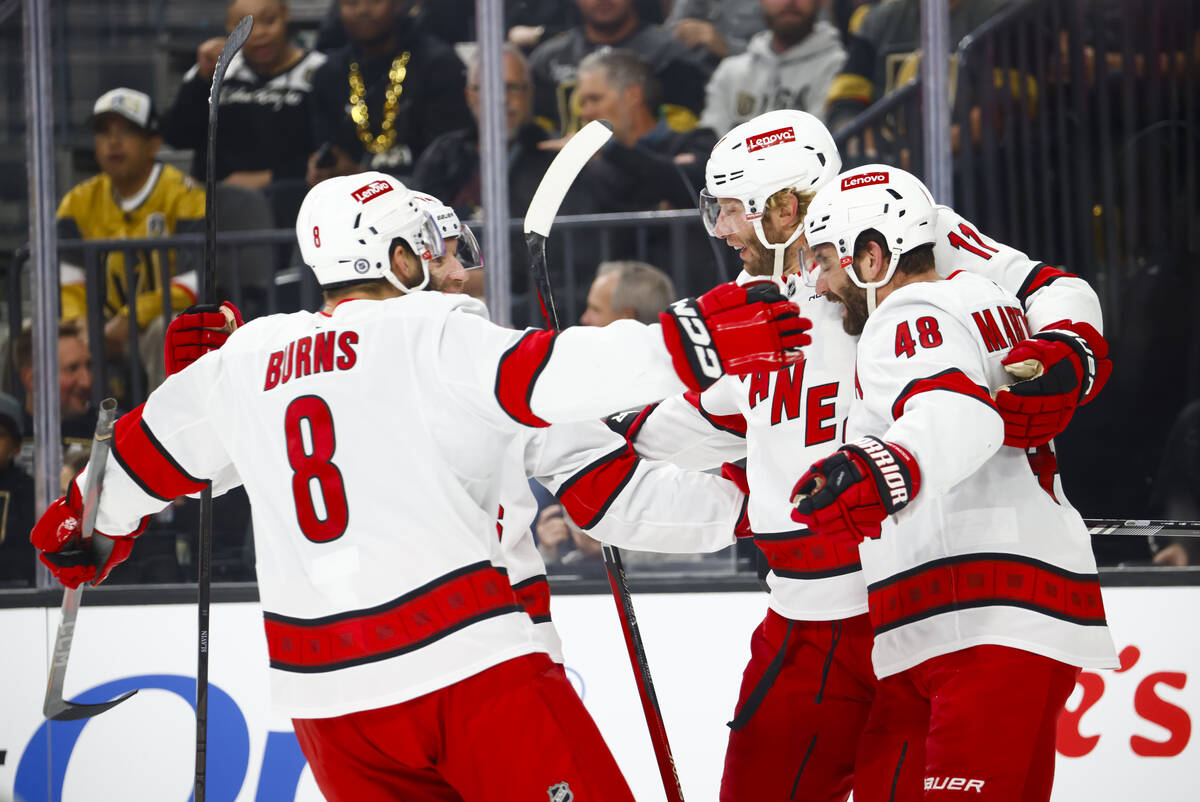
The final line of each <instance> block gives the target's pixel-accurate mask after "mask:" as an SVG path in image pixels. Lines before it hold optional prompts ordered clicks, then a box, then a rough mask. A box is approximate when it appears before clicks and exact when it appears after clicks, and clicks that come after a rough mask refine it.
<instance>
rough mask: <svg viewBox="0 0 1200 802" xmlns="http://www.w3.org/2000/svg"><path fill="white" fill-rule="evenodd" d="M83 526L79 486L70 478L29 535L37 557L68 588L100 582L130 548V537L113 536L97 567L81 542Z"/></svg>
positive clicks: (90, 552)
mask: <svg viewBox="0 0 1200 802" xmlns="http://www.w3.org/2000/svg"><path fill="white" fill-rule="evenodd" d="M82 527H83V502H82V499H81V496H80V494H79V488H78V487H77V485H76V483H75V482H74V481H72V482H71V487H70V490H69V491H68V492H67V495H65V496H63V497H62V498H60V499H58V500H57V501H55V502H54V503H52V504H51V505H50V506H49V507H47V508H46V511H45V512H44V513H43V514H42V517H41V518H39V519H38V522H37V523H36V524H34V526H33V531H32V532H31V533H30V535H29V540H30V541H31V542H32V543H33V546H34V548H36V549H37V550H38V551H39V552H40V553H39V554H38V558H39V559H40V560H41V561H42V562H43V563H44V564H45V566H46V567H47V568H49V569H50V573H52V574H54V576H55V577H56V578H57V579H58V581H59V582H61V583H63V585H65V586H66V587H68V588H77V587H79V586H80V585H82V584H83V583H84V582H91V583H92V584H94V585H99V584H100V583H101V582H103V581H104V580H105V579H106V578H107V577H108V575H109V574H110V573H111V572H112V569H113V568H115V567H116V566H117V564H118V563H121V562H123V561H124V560H125V558H127V557H128V556H129V552H130V550H131V549H132V548H133V538H132V537H124V538H113V550H112V552H111V553H109V555H108V557H107V559H105V560H104V561H103V564H101V565H100V566H98V567H97V565H96V562H97V558H96V555H95V554H94V553H93V552H92V550H91V549H90V548H88V547H87V545H88V544H84V543H82V542H81V538H80V535H81V533H82Z"/></svg>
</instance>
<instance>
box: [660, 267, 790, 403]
mask: <svg viewBox="0 0 1200 802" xmlns="http://www.w3.org/2000/svg"><path fill="white" fill-rule="evenodd" d="M659 320H660V321H661V322H662V329H663V339H664V340H666V343H667V350H668V351H669V352H670V354H671V361H672V363H673V364H674V365H675V372H676V373H678V374H679V378H680V379H681V380H682V381H683V383H684V384H686V385H687V386H688V388H689V389H691V390H693V391H696V392H703V391H704V390H705V389H707V388H708V387H709V386H710V385H711V384H712V383H713V382H715V381H716V380H717V379H719V378H721V376H723V375H724V374H726V373H733V374H738V375H744V374H747V373H758V372H768V373H769V372H774V371H777V370H779V369H781V368H784V367H787V366H788V365H791V364H793V363H795V362H799V361H800V360H801V359H803V354H802V353H801V351H800V348H801V347H802V346H805V345H809V344H810V343H811V342H812V338H811V337H810V336H809V335H808V334H807V332H808V330H809V329H811V328H812V322H811V321H810V320H808V319H807V318H803V317H800V308H799V307H798V306H796V305H795V304H794V303H792V302H791V301H789V300H787V299H786V298H784V297H783V293H781V292H780V291H779V288H778V287H777V286H775V284H773V283H772V282H769V281H764V282H758V283H755V284H747V285H738V284H735V283H733V282H729V283H727V284H720V285H718V286H717V287H716V288H715V289H712V290H709V291H708V292H706V293H705V294H704V295H701V296H700V297H699V298H684V299H682V300H679V301H676V302H675V303H673V304H671V306H670V307H669V308H668V309H667V311H666V312H663V313H662V314H660V315H659Z"/></svg>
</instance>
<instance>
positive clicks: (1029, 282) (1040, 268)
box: [1017, 262, 1078, 306]
mask: <svg viewBox="0 0 1200 802" xmlns="http://www.w3.org/2000/svg"><path fill="white" fill-rule="evenodd" d="M1060 278H1078V277H1077V276H1076V275H1075V274H1074V273H1068V272H1066V271H1065V270H1059V269H1058V268H1057V267H1051V266H1050V265H1048V264H1046V263H1045V262H1041V263H1039V264H1038V265H1037V267H1035V268H1033V269H1032V270H1030V271H1029V275H1027V276H1026V277H1025V280H1024V281H1023V282H1021V287H1020V289H1018V290H1017V300H1019V301H1020V302H1021V306H1025V303H1026V301H1028V300H1029V296H1030V295H1033V294H1034V293H1035V292H1037V291H1038V290H1040V289H1041V288H1042V287H1046V286H1049V285H1050V284H1053V283H1054V282H1055V281H1058V280H1059V279H1060Z"/></svg>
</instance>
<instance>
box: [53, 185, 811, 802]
mask: <svg viewBox="0 0 1200 802" xmlns="http://www.w3.org/2000/svg"><path fill="white" fill-rule="evenodd" d="M297 232H298V236H299V238H300V247H301V253H302V255H303V257H304V259H305V261H306V262H307V263H309V264H310V266H312V268H313V270H314V272H315V273H316V276H317V279H318V281H319V282H320V283H321V284H322V287H323V288H324V290H325V294H326V295H325V300H326V303H325V307H324V309H322V310H321V311H320V312H318V313H307V312H301V313H294V314H287V315H272V316H269V317H265V318H260V319H258V320H254V321H251V322H250V323H248V324H246V325H244V326H242V327H241V328H239V329H238V330H237V331H236V332H234V333H233V334H232V335H230V336H229V337H228V339H227V341H226V342H225V343H224V344H223V345H222V346H221V347H220V349H219V350H217V351H213V352H211V353H208V354H206V355H204V356H202V357H201V358H199V359H198V360H196V361H195V362H194V363H193V364H191V365H190V366H189V367H187V368H186V369H184V370H181V371H179V372H178V373H176V374H174V375H173V376H171V377H170V378H169V379H168V380H167V381H166V382H164V383H163V384H162V385H161V386H160V387H159V388H158V389H157V390H156V391H155V392H154V393H153V394H151V397H150V399H149V400H148V401H147V402H146V404H145V405H143V406H142V407H139V408H137V409H136V410H134V411H133V412H131V413H130V414H128V415H126V416H124V417H122V418H121V419H120V420H119V421H118V422H117V425H116V430H115V434H114V438H113V447H112V453H111V458H110V460H109V463H108V466H107V474H106V479H105V487H104V492H103V494H102V497H101V499H100V501H99V505H98V510H97V531H99V532H102V533H105V534H107V535H110V536H113V537H114V538H115V548H114V549H113V553H112V557H110V558H109V559H108V560H106V561H105V562H104V563H103V564H102V565H99V566H97V565H93V564H90V563H89V562H87V561H86V560H84V559H81V554H80V549H79V544H78V543H77V542H76V537H77V535H78V532H79V524H78V520H79V516H80V508H81V500H80V497H79V488H80V487H81V485H82V477H81V478H79V479H77V480H76V481H75V482H74V483H72V487H71V492H70V493H69V494H68V496H67V497H65V498H63V499H60V500H59V501H57V502H55V503H54V504H53V505H51V507H50V508H49V509H48V510H47V512H46V513H45V514H44V515H43V517H42V519H41V520H40V521H39V522H38V524H37V525H36V526H35V528H34V531H33V533H32V539H33V540H34V544H35V545H36V546H37V547H38V548H39V550H40V551H42V555H41V556H42V558H43V561H44V562H45V563H46V565H47V566H48V567H49V568H50V569H51V571H53V572H54V573H55V575H56V576H58V577H59V578H60V580H62V581H63V582H64V583H65V584H69V585H73V586H74V585H78V584H79V583H81V582H85V581H91V580H96V581H100V580H103V579H104V577H106V576H107V575H108V573H109V572H110V571H111V569H112V567H113V565H115V564H116V563H117V562H119V561H120V560H121V559H123V558H124V557H125V556H127V555H128V553H129V551H130V549H131V548H132V543H133V539H134V537H135V536H136V534H137V533H139V532H140V531H141V529H142V528H143V526H144V521H145V518H144V516H148V515H149V514H151V513H153V512H155V511H157V510H158V509H161V508H162V507H163V506H164V505H165V504H167V503H168V502H169V501H170V500H171V499H173V498H176V497H178V496H181V495H186V494H191V493H195V492H198V491H199V490H200V489H202V488H203V487H204V486H205V484H206V483H208V482H209V481H210V480H211V481H212V483H213V486H214V492H215V493H220V492H222V491H223V490H225V489H227V488H228V487H230V486H232V485H233V484H236V483H238V482H241V483H243V484H244V485H245V487H246V490H247V493H248V495H249V497H250V500H251V506H252V511H253V516H254V531H255V538H256V553H257V560H258V561H257V570H258V581H259V592H260V596H261V600H262V605H263V608H264V618H265V627H266V640H267V646H268V652H269V655H270V662H271V668H270V680H271V689H272V702H273V705H274V708H275V709H276V711H278V712H280V713H282V714H285V715H288V716H290V717H291V718H292V719H293V722H294V726H295V728H296V732H297V736H298V738H299V740H300V744H301V747H302V748H303V750H304V752H305V755H306V757H308V759H309V762H310V765H311V766H312V767H313V771H314V776H315V777H316V778H317V781H318V784H319V785H320V786H321V788H322V791H323V792H324V793H325V795H326V797H327V798H329V799H331V800H334V799H337V800H341V799H347V800H348V799H355V800H358V799H367V798H400V799H431V800H432V799H438V800H441V799H468V800H472V799H481V800H482V799H487V800H493V799H494V800H507V799H513V800H517V799H522V800H525V799H536V798H540V797H542V796H544V795H546V794H547V793H551V795H553V794H554V793H555V790H554V789H556V788H557V789H558V793H559V795H560V796H561V795H562V794H575V795H576V796H577V798H586V799H605V800H610V799H611V800H622V799H626V800H627V799H631V796H630V794H629V790H628V788H627V786H626V785H625V783H624V780H623V779H622V778H621V776H620V772H619V770H618V769H617V767H616V765H615V763H614V762H613V761H612V758H611V756H610V755H609V753H608V751H607V748H606V747H605V746H604V744H603V741H602V739H601V738H600V736H599V733H598V731H597V730H596V729H595V726H594V724H592V723H591V721H590V719H589V718H588V716H587V714H586V711H585V710H584V709H583V707H582V704H581V703H580V701H579V699H578V696H577V695H576V694H575V693H574V691H573V689H571V688H570V686H569V685H568V684H566V683H564V682H562V681H561V674H559V673H556V672H555V671H554V670H553V668H552V666H551V663H550V661H549V658H548V657H546V655H545V653H544V647H543V646H542V644H541V642H540V641H539V640H538V638H537V637H536V635H535V634H534V632H533V626H532V624H531V622H530V620H529V617H528V616H527V615H526V613H525V612H524V610H523V609H522V608H521V607H520V606H519V605H518V604H517V601H516V597H515V595H514V593H513V590H512V588H511V585H510V583H509V582H508V580H507V578H506V577H505V575H504V573H503V571H502V570H498V568H497V564H498V563H500V562H501V555H500V554H499V542H498V538H497V534H496V524H497V512H498V509H499V504H500V503H501V492H502V485H503V482H502V477H504V476H508V475H510V474H513V473H517V474H524V473H525V472H526V471H527V470H529V466H530V463H529V462H528V461H527V460H533V461H534V463H535V464H536V461H537V460H539V459H542V460H548V459H549V455H550V453H551V449H550V448H549V447H544V448H541V449H537V450H535V452H534V455H533V456H528V452H527V449H528V448H529V446H530V443H531V442H532V440H531V438H530V428H529V427H535V426H544V425H546V424H547V423H548V422H551V421H554V422H569V421H572V420H587V419H590V418H593V417H598V416H599V415H600V414H602V413H603V412H604V411H607V410H610V409H612V408H614V407H621V406H628V405H629V404H630V403H638V402H639V401H645V400H649V399H652V398H654V397H655V396H662V395H667V394H673V393H678V392H681V391H682V390H683V389H684V388H686V387H689V386H696V387H703V386H706V385H708V384H711V382H712V381H714V380H715V379H716V378H719V376H720V375H722V374H723V372H724V371H725V370H727V369H743V370H754V369H761V368H762V367H765V366H768V365H783V364H788V363H789V362H791V361H794V360H795V359H797V358H798V353H797V352H796V350H795V349H796V348H797V347H798V346H800V345H803V344H805V343H806V342H807V336H806V335H805V334H804V332H803V330H804V328H806V327H807V326H806V323H805V322H804V321H802V320H800V319H799V318H798V317H797V316H796V309H795V306H794V305H792V304H790V303H788V302H786V301H784V300H783V299H782V296H780V295H779V294H778V293H777V292H775V293H774V294H772V293H771V292H770V291H769V290H764V289H757V290H754V291H751V292H747V291H743V290H741V289H738V288H735V287H729V286H725V287H722V288H719V289H718V290H717V291H714V293H710V294H709V295H707V296H704V297H702V298H700V299H697V300H696V301H685V302H678V303H677V304H675V305H674V306H673V308H672V311H671V312H670V313H668V314H667V315H666V317H664V318H663V323H664V325H661V326H642V325H641V324H636V323H629V324H621V325H619V326H610V327H607V328H605V329H586V330H568V331H564V332H561V333H553V332H537V331H527V332H516V331H512V330H508V329H503V328H500V327H497V326H495V325H493V324H491V323H490V322H489V321H487V319H486V317H485V316H484V311H485V310H484V308H483V306H482V304H480V303H479V302H478V301H475V300H473V299H471V298H468V297H465V296H461V295H460V296H454V295H446V294H443V293H437V292H425V293H418V292H415V291H416V290H417V289H419V288H420V287H424V286H426V285H428V284H430V283H431V282H433V283H434V284H435V285H436V283H437V281H438V280H439V277H442V276H445V275H446V274H447V273H449V272H452V271H453V269H454V264H455V251H456V248H458V247H460V246H461V240H459V239H452V240H445V239H443V238H442V236H441V234H440V232H439V231H438V228H437V225H436V223H435V221H434V220H433V219H431V218H430V217H429V215H428V214H427V213H425V212H424V210H422V209H421V208H420V206H419V203H417V202H416V201H415V200H413V199H412V197H411V195H410V193H409V192H408V191H407V190H406V189H405V188H404V187H403V186H402V185H401V184H399V183H398V182H396V181H395V179H393V178H391V177H388V176H385V175H382V174H364V175H358V176H352V177H345V178H339V179H331V180H329V181H326V182H324V183H322V184H320V185H318V186H317V187H315V188H314V189H313V190H312V191H310V193H309V195H308V196H307V197H306V199H305V203H304V204H303V206H302V207H301V210H300V214H299V218H298V222H297ZM684 343H687V345H686V346H685V345H684ZM544 468H545V472H546V473H549V474H556V473H558V474H562V473H569V468H567V469H566V471H564V470H563V468H564V466H563V465H561V464H559V465H554V464H552V463H546V464H545V465H544ZM622 470H623V471H624V474H623V478H624V484H627V485H628V484H633V483H635V482H640V481H651V480H650V479H649V478H647V477H648V476H649V473H650V471H649V469H646V468H641V467H638V466H637V465H626V466H624V467H623V468H622ZM618 475H620V474H618ZM709 479H713V477H709ZM578 485H579V483H578V482H576V483H575V485H574V486H573V488H574V489H575V490H576V491H577V492H578V493H579V495H580V497H581V498H582V499H583V501H582V502H581V505H580V508H581V509H583V510H586V509H593V510H594V511H596V512H597V513H598V511H600V510H602V509H604V508H606V507H607V508H608V509H609V510H612V509H614V508H616V507H618V506H619V505H621V504H626V503H629V502H628V501H627V500H626V499H625V497H624V496H623V495H622V497H614V496H616V489H615V488H613V487H612V486H609V485H606V484H604V483H602V482H592V483H589V484H588V486H586V487H578ZM722 485H723V486H722V488H721V489H720V490H719V491H717V492H713V488H711V487H710V488H708V489H707V490H706V492H705V493H704V494H702V495H703V496H704V497H706V498H707V501H703V500H701V499H697V500H696V501H695V503H697V504H702V505H703V506H704V507H705V508H707V510H708V511H709V513H711V520H710V521H709V523H710V524H711V525H712V526H714V527H719V528H721V529H724V530H727V529H728V528H729V527H730V526H731V525H733V523H732V522H733V521H734V520H735V519H736V517H737V513H738V511H739V509H738V508H739V505H740V494H739V493H738V492H737V491H736V489H733V488H732V487H730V486H728V484H727V483H722ZM606 488H607V489H609V490H610V491H612V492H611V493H610V494H609V496H608V497H604V496H603V492H604V490H605V489H606ZM558 489H559V491H560V492H563V487H561V486H560V487H559V488H558ZM672 492H674V490H673V491H672ZM650 507H651V508H653V504H650ZM697 509H701V508H697ZM644 511H645V510H638V509H636V508H635V509H630V510H628V511H627V512H628V514H629V515H632V516H637V515H639V514H640V513H641V512H644ZM699 514H700V515H703V514H704V513H699ZM595 517H596V518H600V516H599V515H598V514H597V515H596V516H595ZM601 534H603V533H601ZM513 721H521V722H522V728H521V736H522V737H520V738H511V737H495V738H493V737H489V736H490V734H491V733H504V732H510V731H511V727H512V722H513Z"/></svg>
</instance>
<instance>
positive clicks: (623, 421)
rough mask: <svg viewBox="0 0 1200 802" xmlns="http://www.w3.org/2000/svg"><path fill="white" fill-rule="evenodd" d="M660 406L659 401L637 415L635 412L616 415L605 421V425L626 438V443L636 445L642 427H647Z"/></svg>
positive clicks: (642, 409) (643, 408)
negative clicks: (652, 414) (651, 416)
mask: <svg viewBox="0 0 1200 802" xmlns="http://www.w3.org/2000/svg"><path fill="white" fill-rule="evenodd" d="M658 404H659V402H658V401H655V402H654V403H653V404H648V405H647V406H645V407H642V408H641V409H640V410H637V412H636V414H635V413H634V410H627V411H625V412H617V413H614V414H612V415H609V416H608V417H607V418H605V419H604V424H605V425H606V426H608V428H610V429H612V430H613V431H614V432H616V433H617V434H619V435H621V436H622V437H624V438H625V440H626V442H629V443H634V442H636V441H637V436H638V434H639V433H640V432H641V431H642V427H643V426H645V425H646V421H647V420H648V419H649V418H650V415H651V413H653V412H654V410H656V409H658Z"/></svg>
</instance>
